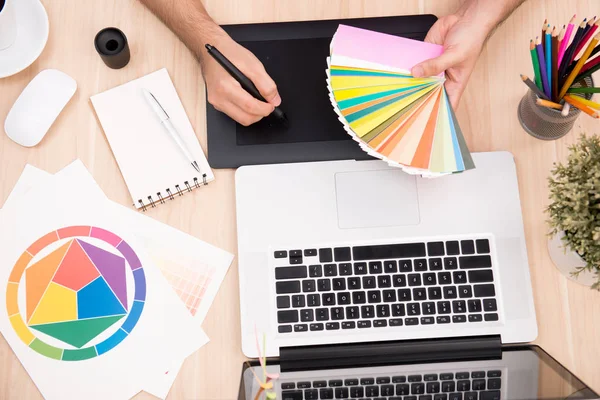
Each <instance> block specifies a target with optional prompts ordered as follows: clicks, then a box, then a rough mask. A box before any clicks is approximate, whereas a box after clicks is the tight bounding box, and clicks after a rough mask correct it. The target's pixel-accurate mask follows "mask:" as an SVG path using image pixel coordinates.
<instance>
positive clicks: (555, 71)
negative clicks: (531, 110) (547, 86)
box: [551, 28, 558, 101]
mask: <svg viewBox="0 0 600 400" xmlns="http://www.w3.org/2000/svg"><path fill="white" fill-rule="evenodd" d="M551 55H552V57H551V58H552V60H551V61H552V62H551V65H552V100H554V101H556V100H557V96H558V35H557V34H556V28H554V29H553V30H552V54H551Z"/></svg>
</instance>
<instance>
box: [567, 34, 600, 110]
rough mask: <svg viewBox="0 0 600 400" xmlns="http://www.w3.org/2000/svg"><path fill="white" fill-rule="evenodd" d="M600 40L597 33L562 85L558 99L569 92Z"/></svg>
mask: <svg viewBox="0 0 600 400" xmlns="http://www.w3.org/2000/svg"><path fill="white" fill-rule="evenodd" d="M598 41H600V33H599V34H597V35H596V36H595V37H594V39H592V41H591V42H590V44H589V45H588V47H587V48H586V49H585V52H584V53H583V55H582V56H581V58H580V59H579V61H577V64H576V65H575V68H573V71H571V73H570V74H569V76H568V77H567V80H566V81H565V84H564V85H563V86H562V89H561V90H560V94H559V95H558V100H560V99H562V98H563V97H564V96H565V94H566V93H567V90H569V88H570V87H571V85H572V84H573V81H574V80H575V78H576V77H577V75H579V71H581V68H582V67H583V65H584V64H585V62H586V61H587V59H588V58H589V56H590V54H592V50H594V47H596V45H597V44H598Z"/></svg>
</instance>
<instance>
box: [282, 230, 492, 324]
mask: <svg viewBox="0 0 600 400" xmlns="http://www.w3.org/2000/svg"><path fill="white" fill-rule="evenodd" d="M272 257H273V258H274V264H275V270H274V272H275V292H276V297H277V298H276V304H277V322H278V331H279V333H280V334H288V333H291V332H309V331H312V332H318V331H335V330H340V329H378V328H386V327H387V328H396V329H398V328H399V327H404V326H418V325H432V324H440V325H442V324H485V323H489V322H495V321H498V320H499V314H498V302H497V299H496V288H495V284H494V282H495V277H494V271H493V268H492V257H491V248H490V242H489V239H486V238H473V239H467V240H465V239H462V240H448V241H432V242H419V243H396V244H388V245H370V246H348V247H335V248H320V249H316V248H308V249H287V250H276V251H274V253H273V254H272Z"/></svg>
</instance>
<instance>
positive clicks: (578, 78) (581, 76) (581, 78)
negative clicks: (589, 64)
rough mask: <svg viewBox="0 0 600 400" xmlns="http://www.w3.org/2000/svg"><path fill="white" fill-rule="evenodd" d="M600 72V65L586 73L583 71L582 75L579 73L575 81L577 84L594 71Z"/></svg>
mask: <svg viewBox="0 0 600 400" xmlns="http://www.w3.org/2000/svg"><path fill="white" fill-rule="evenodd" d="M599 70H600V64H598V65H596V66H595V67H593V68H590V69H588V70H587V71H585V72H584V73H582V74H581V73H580V74H579V75H578V76H577V78H576V79H575V80H576V81H577V82H579V81H581V80H583V79H585V78H587V77H588V76H592V74H593V73H594V72H596V71H599Z"/></svg>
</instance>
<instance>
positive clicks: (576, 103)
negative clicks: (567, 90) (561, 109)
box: [565, 96, 600, 118]
mask: <svg viewBox="0 0 600 400" xmlns="http://www.w3.org/2000/svg"><path fill="white" fill-rule="evenodd" d="M565 101H566V102H567V103H569V104H571V105H572V106H573V107H577V108H578V109H580V110H581V111H583V112H584V113H586V114H588V115H589V116H591V117H593V118H598V117H600V115H599V114H598V112H597V111H595V110H594V109H593V108H590V107H588V106H586V105H585V104H583V103H581V102H579V101H578V100H577V99H574V98H572V97H571V96H565Z"/></svg>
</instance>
